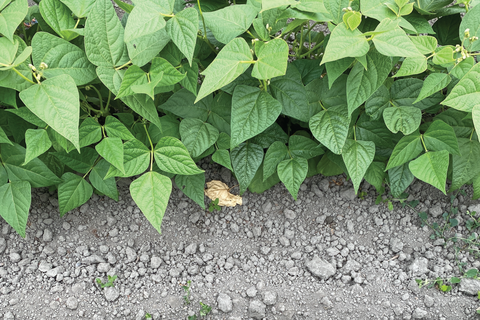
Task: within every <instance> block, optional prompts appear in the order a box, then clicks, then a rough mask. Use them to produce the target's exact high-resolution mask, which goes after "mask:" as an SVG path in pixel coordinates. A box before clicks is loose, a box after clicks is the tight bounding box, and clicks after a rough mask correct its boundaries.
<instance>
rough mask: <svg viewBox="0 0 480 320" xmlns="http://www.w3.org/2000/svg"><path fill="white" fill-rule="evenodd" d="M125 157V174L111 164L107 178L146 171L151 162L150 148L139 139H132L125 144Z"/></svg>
mask: <svg viewBox="0 0 480 320" xmlns="http://www.w3.org/2000/svg"><path fill="white" fill-rule="evenodd" d="M123 159H124V162H123V167H124V168H125V174H122V173H121V172H120V171H119V170H118V169H116V168H115V167H113V166H110V169H109V170H108V172H107V174H106V175H105V179H108V178H111V177H131V176H136V175H138V174H141V173H143V172H145V170H146V169H147V168H148V165H149V164H150V150H149V149H148V148H147V147H146V146H145V145H144V144H143V143H141V142H140V141H139V140H137V139H132V140H129V141H127V142H125V143H124V144H123Z"/></svg>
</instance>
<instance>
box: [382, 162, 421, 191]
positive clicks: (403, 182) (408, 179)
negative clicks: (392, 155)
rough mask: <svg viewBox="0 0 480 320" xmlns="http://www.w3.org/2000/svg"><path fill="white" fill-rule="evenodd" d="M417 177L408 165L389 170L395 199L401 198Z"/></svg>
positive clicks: (389, 178) (391, 189) (391, 188)
mask: <svg viewBox="0 0 480 320" xmlns="http://www.w3.org/2000/svg"><path fill="white" fill-rule="evenodd" d="M414 178H415V177H414V176H413V174H412V173H411V172H410V169H409V168H408V163H405V164H403V165H400V166H397V167H394V168H392V169H389V170H388V180H389V181H390V185H389V186H390V192H392V195H393V196H394V197H397V198H398V197H400V195H401V194H402V193H403V192H404V191H405V190H406V189H407V188H408V186H409V185H410V184H411V183H412V182H413V179H414Z"/></svg>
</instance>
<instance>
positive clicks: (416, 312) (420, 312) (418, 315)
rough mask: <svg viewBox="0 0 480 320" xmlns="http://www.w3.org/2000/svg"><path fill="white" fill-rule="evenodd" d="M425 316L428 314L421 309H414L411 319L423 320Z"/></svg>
mask: <svg viewBox="0 0 480 320" xmlns="http://www.w3.org/2000/svg"><path fill="white" fill-rule="evenodd" d="M427 315H428V312H427V311H425V310H423V309H421V308H416V309H415V310H414V311H413V313H412V317H413V318H414V319H425V317H426V316H427Z"/></svg>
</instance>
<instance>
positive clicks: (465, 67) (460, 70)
mask: <svg viewBox="0 0 480 320" xmlns="http://www.w3.org/2000/svg"><path fill="white" fill-rule="evenodd" d="M474 64H475V59H474V58H473V57H472V56H470V57H468V58H467V59H465V60H462V61H460V63H457V64H456V65H455V66H454V67H453V68H452V69H451V70H450V75H452V76H454V77H455V78H457V79H462V78H463V76H464V75H466V74H467V72H468V71H469V70H470V69H471V68H472V67H473V65H474Z"/></svg>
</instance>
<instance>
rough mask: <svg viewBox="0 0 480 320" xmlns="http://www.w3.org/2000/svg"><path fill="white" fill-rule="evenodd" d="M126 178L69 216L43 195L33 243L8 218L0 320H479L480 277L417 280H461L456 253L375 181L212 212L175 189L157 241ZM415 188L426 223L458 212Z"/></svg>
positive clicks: (2, 243)
mask: <svg viewBox="0 0 480 320" xmlns="http://www.w3.org/2000/svg"><path fill="white" fill-rule="evenodd" d="M202 167H203V168H204V169H206V171H207V173H206V176H207V181H209V180H211V179H219V180H222V181H225V182H227V183H228V184H229V185H230V186H232V185H235V184H236V181H235V179H234V178H232V177H231V175H230V173H229V172H228V171H223V170H221V169H220V167H219V166H217V165H216V164H208V163H207V162H205V163H203V164H202ZM340 180H341V181H343V184H342V185H340V186H339V185H337V184H336V183H335V181H336V182H337V183H338V184H340V183H339V181H340ZM131 181H132V180H131V179H122V180H120V181H119V189H120V201H119V202H115V201H113V200H110V199H108V198H104V197H99V196H96V195H94V197H93V198H92V199H91V200H90V201H88V203H87V204H85V205H83V206H82V207H80V208H79V209H75V210H73V211H72V212H69V213H68V214H66V215H65V216H64V217H63V218H61V217H60V216H59V214H58V207H57V206H58V204H57V200H56V195H55V194H51V193H49V192H48V190H46V189H38V190H36V192H34V193H33V203H32V209H31V212H30V217H29V220H28V228H27V237H26V239H22V238H21V237H19V236H18V235H17V234H16V233H15V232H14V231H13V230H12V229H11V228H10V227H9V226H8V225H7V224H6V223H5V222H4V221H2V222H0V224H1V234H0V319H5V320H6V319H22V320H28V319H45V320H47V319H97V320H100V319H144V318H143V316H144V315H145V314H146V313H147V312H148V313H149V314H151V315H152V316H153V319H186V318H187V316H189V315H190V316H191V315H193V314H194V313H195V312H196V313H197V316H198V311H199V309H200V304H199V302H200V301H201V302H203V303H205V304H208V305H210V306H211V307H212V312H211V313H210V315H209V316H208V317H207V318H208V319H229V320H234V319H235V320H237V319H412V318H413V319H449V320H450V319H474V318H476V316H475V310H476V308H477V307H479V306H480V303H479V302H478V300H477V298H476V296H474V295H473V294H474V293H476V291H477V290H479V289H480V281H476V280H471V281H469V282H464V283H463V284H460V285H456V286H455V287H454V289H453V290H452V292H450V293H447V294H444V293H441V292H439V291H438V290H437V289H435V288H432V289H425V288H422V289H421V290H420V289H419V288H418V286H417V285H416V283H415V280H414V279H415V278H419V277H423V278H425V277H428V278H435V277H437V276H441V277H450V276H453V275H458V274H459V270H458V267H457V265H458V264H457V262H456V261H455V255H454V253H455V251H454V247H453V246H452V245H447V246H444V245H442V242H441V241H437V242H433V240H430V239H429V235H430V231H429V230H428V229H427V228H426V227H423V228H421V227H420V221H419V219H418V217H417V214H416V213H415V212H414V211H413V210H411V209H408V208H405V209H403V208H401V206H400V205H399V204H395V208H394V210H393V211H388V209H387V208H386V206H385V205H375V204H374V200H375V197H376V195H375V191H374V188H373V187H371V186H369V185H368V184H363V185H362V189H363V191H366V192H367V196H366V197H365V199H364V200H362V199H360V198H358V197H355V195H354V192H353V189H352V186H351V182H349V181H347V182H344V179H342V178H341V177H336V178H325V177H322V176H315V177H312V178H308V179H307V180H306V181H305V182H304V183H303V185H302V187H301V191H300V193H299V197H298V200H297V201H296V202H295V201H293V200H292V198H291V196H290V195H289V194H288V192H287V190H286V189H285V188H284V187H283V185H281V184H278V185H277V186H275V187H274V188H272V189H270V190H268V191H266V192H265V193H263V194H261V195H259V194H252V193H249V192H246V193H245V194H244V198H243V200H244V204H243V205H242V206H237V207H235V208H223V209H222V211H221V212H214V213H209V212H208V211H204V210H202V209H201V208H200V207H199V206H198V205H196V204H195V203H194V202H193V201H191V200H189V199H188V198H187V197H185V196H184V195H183V194H182V192H181V191H180V190H179V189H177V188H175V187H174V190H173V192H172V197H171V200H170V202H169V205H168V209H167V212H166V214H165V217H164V220H163V225H162V234H161V235H159V234H158V233H157V232H156V231H155V230H154V228H153V227H152V226H151V225H150V224H149V223H148V221H147V220H146V219H145V218H144V216H143V215H142V213H141V212H140V210H139V209H138V207H137V206H136V205H135V204H134V202H133V200H132V198H131V197H130V195H129V193H128V186H129V184H130V183H131ZM234 190H235V189H234ZM407 191H408V192H409V193H410V199H418V200H419V201H420V204H419V206H418V207H419V210H426V211H428V212H429V216H430V218H429V219H430V221H431V222H433V221H439V219H440V218H441V213H442V212H444V211H445V210H447V209H449V208H450V202H449V198H447V197H446V196H444V195H443V194H442V193H440V192H439V191H438V190H436V189H434V188H433V187H429V186H427V185H426V184H424V183H421V182H419V181H416V182H414V184H413V185H412V186H410V188H409V189H408V190H407ZM468 192H470V191H469V190H467V193H468ZM469 197H470V194H468V196H466V197H463V196H458V198H457V199H456V200H455V201H454V205H455V206H458V207H459V216H458V217H457V218H458V219H459V221H460V227H459V228H458V231H457V232H459V233H461V232H466V229H465V225H464V221H465V219H466V214H465V213H466V211H467V210H477V212H480V205H479V204H478V202H470V201H469V200H468V199H469ZM435 217H436V218H435ZM457 258H458V260H459V261H461V262H466V266H465V268H469V267H477V268H478V267H479V265H480V263H479V261H478V260H475V259H474V257H473V256H471V255H469V254H468V253H465V252H462V253H460V254H459V255H458V257H457ZM107 275H111V276H112V275H117V276H118V278H117V280H116V281H115V287H113V288H108V289H103V290H102V289H100V288H99V287H98V285H97V284H96V283H95V279H96V278H97V277H98V278H102V279H103V281H104V282H106V278H107ZM188 280H191V297H190V300H191V303H190V304H188V305H187V304H186V303H185V302H184V300H183V296H184V292H183V289H182V287H181V285H182V284H186V283H187V281H188Z"/></svg>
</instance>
